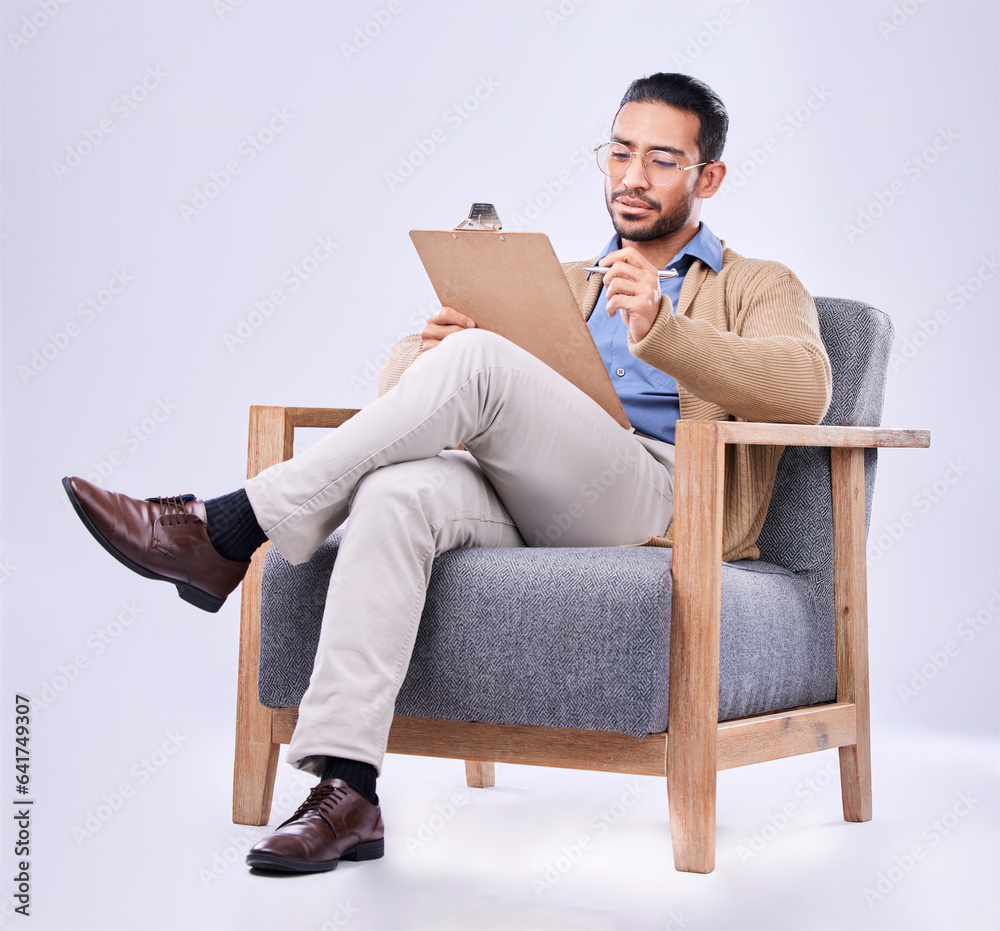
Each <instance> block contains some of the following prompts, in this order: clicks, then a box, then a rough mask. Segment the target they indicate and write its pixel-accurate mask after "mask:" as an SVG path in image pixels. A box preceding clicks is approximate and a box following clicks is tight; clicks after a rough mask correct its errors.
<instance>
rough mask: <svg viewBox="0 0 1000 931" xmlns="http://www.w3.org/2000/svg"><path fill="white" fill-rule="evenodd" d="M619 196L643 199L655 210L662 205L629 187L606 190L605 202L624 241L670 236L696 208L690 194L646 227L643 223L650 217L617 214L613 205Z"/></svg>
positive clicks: (692, 196) (617, 231) (648, 240)
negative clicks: (634, 217) (624, 217)
mask: <svg viewBox="0 0 1000 931" xmlns="http://www.w3.org/2000/svg"><path fill="white" fill-rule="evenodd" d="M619 197H631V198H634V199H635V200H641V201H642V202H643V203H644V204H648V205H649V206H650V207H652V208H653V209H654V210H659V209H661V206H662V205H661V204H660V202H659V201H658V200H656V199H655V198H653V197H650V196H648V195H647V194H640V193H639V192H638V191H630V190H629V189H628V188H622V189H621V190H619V191H615V192H614V193H608V192H607V191H605V194H604V202H605V205H606V206H607V208H608V213H609V214H610V215H611V223H612V225H613V226H614V228H615V232H616V233H617V234H618V236H619V238H620V239H621V240H623V241H624V240H626V239H627V240H628V241H629V242H652V241H653V240H654V239H662V238H663V237H664V236H669V235H671V234H672V233H676V232H677V231H678V230H680V229H683V228H684V226H685V225H686V224H687V222H688V220H689V219H690V217H691V211H692V210H693V208H694V202H695V197H694V195H693V194H692V195H689V196H688V197H687V198H686V199H684V200H682V201H680V202H679V203H678V204H676V205H675V206H674V208H673V209H672V210H671V211H670V212H669V213H665V214H661V215H660V216H658V217H656V219H655V220H653V223H652V225H651V226H648V227H644V225H643V224H645V223H648V222H649V219H646V220H622V219H620V218H618V217H617V216H615V212H614V210H613V209H612V207H611V205H612V204H613V203H614V202H615V201H616V200H618V198H619Z"/></svg>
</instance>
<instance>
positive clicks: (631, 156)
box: [594, 142, 710, 187]
mask: <svg viewBox="0 0 1000 931" xmlns="http://www.w3.org/2000/svg"><path fill="white" fill-rule="evenodd" d="M613 145H620V146H621V147H622V148H623V149H627V150H628V154H629V160H628V166H627V167H626V169H625V170H624V171H623V172H622V173H621V174H620V175H613V174H611V173H610V172H607V171H605V170H604V168H603V167H602V165H601V159H600V156H599V155H598V154H597V153H598V152H600V151H601V149H603V148H604V147H605V146H613ZM657 153H659V154H662V155H666V156H667V157H669V158H672V159H674V162H675V163H676V161H677V158H676V156H674V155H673V153H671V152H664V151H663V149H650V150H649V151H648V152H647V153H646V154H645V155H643V156H642V176H643V177H644V178H645V179H646V180H647V181H648V182H649V183H650V184H651V185H653V187H666V186H667V185H668V184H673V183H674V181H676V180H677V176H678V174H679V173H680V172H682V171H691V170H692V169H693V168H701V167H703V166H705V165H708V164H710V161H708V162H698V164H697V165H687V166H684V165H677V170H676V171H675V172H674V176H673V177H672V178H671V179H670V180H669V181H664V182H663V183H662V184H657V183H656V182H655V181H654V180H653V179H652V178H650V177H649V175H648V174H646V159H647V158H649V156H650V155H654V154H657ZM638 154H639V153H638V152H633V151H632V149H630V148H629V147H628V146H627V145H625V143H624V142H602V143H601V144H600V145H599V146H598V147H597V148H596V149H594V160H595V161H596V162H597V167H598V170H599V171H600V172H601V174H602V175H604V177H606V178H624V177H625V175H627V174H628V173H629V169H630V168H631V167H632V160H633V159H634V158H635V157H636V156H637V155H638Z"/></svg>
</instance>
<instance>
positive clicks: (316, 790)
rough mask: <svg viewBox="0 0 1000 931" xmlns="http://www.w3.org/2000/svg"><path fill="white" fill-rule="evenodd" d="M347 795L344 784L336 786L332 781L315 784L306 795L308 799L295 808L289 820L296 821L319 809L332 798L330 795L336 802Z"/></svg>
mask: <svg viewBox="0 0 1000 931" xmlns="http://www.w3.org/2000/svg"><path fill="white" fill-rule="evenodd" d="M346 795H347V793H346V792H345V791H344V787H343V786H335V785H334V784H333V783H332V782H321V783H320V784H319V785H315V786H313V787H312V788H311V789H310V790H309V795H308V796H306V800H305V801H304V802H303V803H302V804H301V805H299V807H298V808H297V809H296V810H295V814H294V815H292V817H291V818H289V819H288V821H295V820H296V819H297V818H301V817H302V816H303V815H304V814H307V813H308V812H310V811H319V809H320V808H322V807H323V803H324V802H325V801H326V800H327V799H328V798H330V796H333V800H334V802H339V801H340V800H341V799H343V798H344V797H345V796H346ZM286 823H287V822H286Z"/></svg>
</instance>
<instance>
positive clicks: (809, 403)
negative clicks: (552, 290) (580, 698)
mask: <svg viewBox="0 0 1000 931" xmlns="http://www.w3.org/2000/svg"><path fill="white" fill-rule="evenodd" d="M727 126H728V115H727V114H726V110H725V107H724V106H723V104H722V102H721V100H719V98H718V97H717V95H716V94H715V93H714V92H713V91H712V90H711V89H710V88H709V87H707V86H706V85H705V84H703V83H702V82H700V81H698V80H696V79H694V78H690V77H687V76H685V75H678V74H657V75H652V76H650V77H647V78H642V79H640V80H638V81H636V82H634V83H633V84H632V86H631V87H630V88H629V90H628V92H627V93H626V95H625V98H624V100H623V101H622V105H621V108H620V109H619V111H618V114H617V116H616V118H615V121H614V126H613V132H612V138H611V140H610V142H609V143H608V144H606V145H604V146H601V147H600V148H599V149H598V150H597V158H598V165H599V167H600V168H601V170H602V171H603V172H604V173H605V176H606V178H605V200H606V204H607V208H608V212H609V214H610V215H611V221H612V225H613V226H614V230H615V235H614V237H612V239H611V241H610V242H609V243H608V244H607V246H606V247H605V248H604V250H603V251H602V253H601V254H600V256H599V264H600V265H601V266H603V267H604V268H606V269H607V271H606V272H605V274H604V275H603V280H602V276H600V275H599V274H596V273H587V272H586V270H585V266H586V264H588V263H582V262H579V263H571V264H568V265H565V266H564V269H565V272H566V276H567V279H568V281H569V284H570V287H571V289H572V291H573V293H574V295H575V296H576V298H577V300H578V302H579V304H580V309H581V312H582V313H583V315H584V317H585V318H587V320H588V326H589V327H590V330H591V332H592V334H593V336H594V340H595V342H596V344H597V346H598V348H599V349H600V352H601V355H602V357H603V359H604V362H605V364H606V366H607V367H608V372H609V374H610V376H611V378H612V381H613V382H614V383H615V385H616V388H617V390H618V393H619V396H620V397H621V400H622V403H623V406H624V408H625V411H626V413H627V414H628V417H629V421H630V423H632V425H633V427H634V429H633V430H632V431H629V430H625V429H623V428H622V427H620V426H619V425H618V424H617V423H616V422H615V421H614V420H613V419H612V418H611V417H610V415H608V414H607V413H606V412H605V411H604V410H603V409H602V408H601V407H600V406H599V405H598V404H596V403H595V402H594V401H593V400H591V399H590V398H589V397H587V396H586V395H584V394H583V393H582V392H580V391H579V390H578V389H576V388H574V387H573V386H572V385H570V384H569V383H568V382H567V381H566V380H565V379H563V378H562V377H561V376H559V375H557V374H556V373H555V372H553V371H552V370H551V369H549V368H548V367H547V366H545V365H544V364H542V363H541V362H539V361H538V360H536V359H535V358H534V357H532V356H530V355H528V354H527V353H525V352H524V351H522V350H520V349H519V348H518V347H516V346H514V345H513V344H512V343H510V342H508V341H506V340H504V339H502V338H500V337H498V336H495V335H494V334H491V333H486V332H483V331H481V330H478V329H476V328H475V325H474V323H473V322H472V321H471V320H469V319H468V318H467V317H465V316H463V315H462V314H460V313H459V312H458V311H456V310H454V309H453V308H449V307H442V308H441V310H440V311H438V312H437V313H436V314H435V315H433V316H432V317H431V318H430V319H429V320H428V322H427V325H426V326H425V327H424V329H423V331H422V333H421V334H420V336H414V337H409V338H407V339H405V340H403V341H402V342H401V343H399V344H397V346H396V347H395V349H394V351H393V353H392V354H391V356H390V358H389V360H388V362H387V363H386V369H385V372H384V383H383V384H382V385H381V386H380V390H381V391H382V392H383V393H382V396H381V397H380V398H379V400H378V401H376V402H375V403H374V404H372V405H369V407H367V408H365V409H364V410H363V411H361V412H360V413H359V414H357V415H356V416H355V417H353V418H352V419H351V420H349V421H348V422H347V423H345V424H344V425H343V426H341V427H339V428H338V429H337V430H335V431H333V432H332V434H331V435H330V436H329V437H327V438H326V439H324V440H323V441H321V442H320V443H318V444H317V445H316V446H314V447H313V448H311V449H310V450H308V451H307V452H305V453H303V454H302V455H300V456H297V457H295V458H294V459H292V460H290V461H288V462H286V463H282V464H280V465H277V466H275V467H273V468H271V469H268V470H266V471H265V472H262V473H261V474H260V475H258V476H257V477H255V478H253V479H251V480H249V481H248V482H247V484H246V487H245V489H241V490H239V491H236V492H233V493H232V494H229V495H225V496H223V497H221V498H214V499H211V500H209V501H205V502H202V501H200V500H198V499H196V498H194V497H192V496H183V497H177V498H167V499H150V500H148V501H138V500H136V499H132V498H126V497H125V496H123V495H116V494H113V493H110V492H105V491H104V490H102V489H100V488H97V487H96V486H93V485H90V484H89V483H87V482H84V481H83V480H81V479H66V480H65V481H64V483H65V485H66V488H67V492H68V493H69V495H70V498H71V500H72V501H73V504H74V506H75V507H76V509H77V512H78V513H79V514H80V516H81V518H82V519H83V521H84V522H85V523H86V525H87V526H88V528H89V529H90V530H91V532H92V533H93V534H94V535H95V537H97V539H98V540H99V541H100V542H101V543H102V545H103V546H104V547H105V548H106V549H108V550H109V551H110V552H111V553H112V554H113V555H114V556H115V557H116V558H117V559H119V560H120V561H122V562H124V563H125V564H126V565H128V566H129V567H130V568H132V569H134V570H135V571H137V572H139V573H140V574H142V575H145V576H147V577H150V578H155V579H162V580H165V581H169V582H172V583H173V584H176V585H177V587H178V591H179V592H180V594H181V597H182V598H184V599H186V600H187V601H190V602H191V603H193V604H196V605H197V606H199V607H201V608H204V609H206V610H210V611H216V610H218V609H219V607H221V605H222V603H223V601H224V600H225V598H226V596H227V595H228V594H229V593H230V592H231V591H232V590H233V589H234V588H235V587H236V586H237V585H238V584H239V582H240V580H241V579H242V577H243V575H244V573H245V572H246V568H247V565H248V561H249V559H250V556H251V555H252V553H253V552H254V550H255V549H256V548H257V547H258V546H259V545H261V544H262V543H263V542H265V540H270V541H271V542H272V543H273V544H274V545H275V546H276V547H277V548H278V550H279V552H280V553H281V554H282V555H283V556H284V557H285V558H286V559H288V560H289V561H291V562H293V563H299V562H302V561H304V560H306V559H308V558H309V557H310V555H311V554H312V553H313V552H314V551H315V550H316V548H317V547H319V545H320V544H321V543H322V542H323V541H324V540H325V539H326V538H327V536H328V535H329V534H330V533H331V532H332V531H333V530H334V529H335V528H337V527H338V526H340V525H341V524H342V523H344V521H345V520H346V519H347V517H348V516H350V520H349V521H348V522H347V523H346V524H345V527H344V533H343V539H342V542H341V545H340V549H339V552H338V556H337V560H336V564H335V566H334V570H333V578H332V579H331V584H330V590H329V594H328V596H327V603H326V608H325V612H324V617H323V625H322V630H321V634H320V642H319V646H318V649H317V654H316V660H315V665H314V668H313V674H312V678H311V680H310V684H309V688H308V690H307V691H306V693H305V695H304V696H303V699H302V702H301V705H300V708H299V720H298V724H297V726H296V730H295V734H294V736H293V738H292V742H291V745H290V747H289V751H288V760H289V762H290V763H291V764H292V765H294V766H296V767H298V768H300V769H304V770H307V771H309V772H312V773H314V774H316V775H317V776H319V777H320V782H319V784H318V785H317V786H316V787H315V788H314V789H313V790H312V791H311V792H310V794H309V797H308V798H307V799H306V801H305V802H304V803H303V805H302V806H301V807H300V808H299V809H298V810H297V811H296V812H295V814H294V815H293V816H292V817H291V818H290V819H289V820H288V821H286V822H285V823H284V824H283V825H281V826H279V828H278V829H277V831H276V832H275V833H274V834H272V835H271V836H270V837H268V838H265V839H264V840H263V841H261V842H260V843H258V844H257V845H256V846H255V847H254V848H253V849H252V850H251V852H250V854H249V856H248V857H247V862H248V863H249V864H250V865H251V866H255V867H260V868H270V869H281V870H294V871H316V870H327V869H332V868H333V867H335V866H336V864H337V862H338V860H340V859H355V860H360V859H371V858H375V857H379V856H382V852H383V826H382V820H381V814H380V810H379V807H378V797H377V795H376V794H375V778H376V776H377V774H378V771H379V770H380V768H381V765H382V758H383V755H384V752H385V746H386V740H387V735H388V731H389V726H390V724H391V721H392V713H393V705H394V701H395V696H396V693H397V691H398V689H399V687H400V685H401V683H402V680H403V677H404V675H405V673H406V668H407V665H408V663H409V659H410V654H411V651H412V647H413V642H414V638H415V637H416V631H417V625H418V623H419V620H420V616H421V611H422V608H423V603H424V593H425V590H426V586H427V582H428V579H429V578H430V572H431V566H432V563H433V559H434V557H435V555H437V554H439V553H441V552H443V551H445V550H447V549H451V548H453V547H457V546H523V545H526V544H527V545H546V544H547V543H548V542H549V541H548V538H547V537H546V535H545V528H547V527H548V526H550V525H551V520H552V515H554V514H560V513H563V512H564V511H567V510H568V506H569V505H570V504H573V505H574V509H573V510H572V511H570V512H569V513H576V514H579V515H580V516H579V517H578V518H576V519H575V520H574V522H573V523H572V524H571V525H570V526H568V527H566V528H565V530H564V532H563V534H562V535H561V536H560V537H559V540H558V543H559V545H560V546H598V545H605V546H607V545H624V544H642V543H646V544H650V545H661V546H662V545H667V546H669V545H670V523H671V519H672V516H673V445H672V444H673V438H674V424H675V422H676V420H677V419H678V417H684V418H687V419H695V420H717V419H732V418H738V419H744V420H754V421H776V422H793V423H817V422H819V420H820V419H821V418H822V416H823V414H824V412H825V410H826V407H827V405H828V403H829V398H830V366H829V362H828V360H827V357H826V353H825V350H824V348H823V344H822V341H821V339H820V337H819V332H818V324H817V320H816V311H815V307H814V305H813V302H812V299H811V298H810V296H809V294H808V293H807V292H806V291H805V289H804V288H803V287H802V285H801V284H800V283H799V281H798V279H797V278H796V277H795V276H794V275H793V274H792V273H791V272H790V271H789V270H788V269H787V268H785V267H783V266H781V265H778V264H776V263H773V262H762V261H758V260H753V259H745V258H743V257H741V256H739V255H737V254H736V253H734V252H732V251H731V250H729V249H727V248H725V247H724V246H723V244H722V243H721V242H720V241H719V240H718V239H717V238H716V237H715V236H714V235H713V234H712V232H711V231H710V230H709V229H708V227H707V226H705V225H704V224H702V223H700V219H699V217H700V211H701V204H702V201H704V200H706V199H708V198H709V197H711V196H712V195H713V194H715V192H716V191H717V190H718V189H719V185H720V184H721V183H722V181H723V178H724V177H725V174H726V168H725V165H724V164H723V163H722V162H721V161H720V158H721V155H722V148H723V144H724V142H725V135H726V129H727ZM664 268H672V269H674V270H675V271H676V272H677V276H676V277H674V278H671V279H667V280H665V282H664V283H663V285H662V286H661V284H660V281H659V277H658V274H657V270H658V269H664ZM460 444H461V445H464V447H465V449H466V450H467V451H466V452H456V451H454V448H455V447H457V446H459V445H460ZM780 454H781V450H780V449H775V448H772V447H761V448H754V447H751V448H735V447H730V448H729V450H727V462H726V466H727V482H726V489H725V503H724V515H725V516H724V533H723V554H724V558H726V559H740V558H754V557H756V556H757V555H758V552H757V547H756V539H757V535H758V534H759V532H760V529H761V525H762V524H763V521H764V516H765V513H766V509H767V503H768V500H769V497H770V493H771V487H772V484H773V481H774V474H775V469H776V467H777V461H778V457H779V456H780ZM608 468H611V469H612V470H613V472H614V474H616V475H617V476H619V480H618V481H616V482H615V483H613V484H612V485H611V486H610V487H607V488H604V489H602V493H601V494H600V495H591V496H584V495H582V494H581V489H583V488H585V487H586V485H587V483H588V482H589V481H591V480H592V479H593V477H594V476H595V475H600V474H601V473H602V472H604V471H605V470H607V469H608Z"/></svg>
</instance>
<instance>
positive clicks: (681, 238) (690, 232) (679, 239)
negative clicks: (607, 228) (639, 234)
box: [622, 217, 700, 268]
mask: <svg viewBox="0 0 1000 931" xmlns="http://www.w3.org/2000/svg"><path fill="white" fill-rule="evenodd" d="M699 225H700V221H699V219H698V217H694V218H693V219H691V220H690V221H689V222H688V223H687V224H685V225H684V226H683V227H681V228H680V229H679V230H676V231H675V232H673V233H669V234H668V235H666V236H661V237H660V238H659V239H651V240H649V241H648V242H632V241H631V240H628V239H624V238H623V239H622V246H623V247H624V246H632V247H633V248H634V249H635V250H636V251H637V252H638V253H639V255H641V256H642V257H643V258H644V259H645V260H646V261H647V262H649V263H650V264H652V265H654V266H655V267H656V268H663V266H664V265H666V264H667V262H669V261H670V260H671V259H672V258H673V257H674V256H675V255H677V253H678V252H680V251H681V249H683V248H684V247H685V246H686V245H687V244H688V243H689V242H691V240H692V239H694V237H695V235H696V234H697V232H698V227H699Z"/></svg>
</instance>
